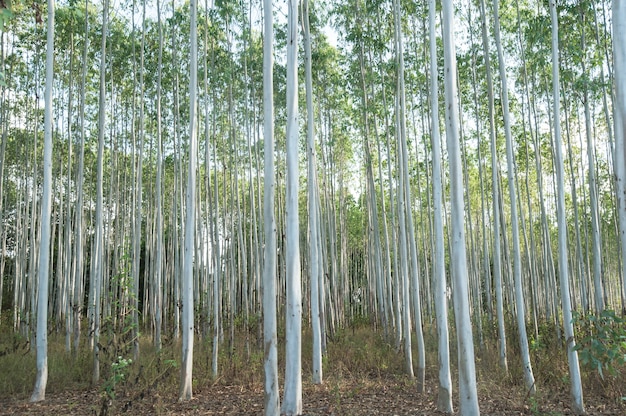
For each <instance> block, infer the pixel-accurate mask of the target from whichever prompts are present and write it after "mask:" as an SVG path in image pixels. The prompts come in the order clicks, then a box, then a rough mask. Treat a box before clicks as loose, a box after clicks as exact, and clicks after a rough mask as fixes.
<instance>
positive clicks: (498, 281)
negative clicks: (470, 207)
mask: <svg viewBox="0 0 626 416" xmlns="http://www.w3.org/2000/svg"><path fill="white" fill-rule="evenodd" d="M480 16H481V26H482V39H483V52H484V59H485V72H486V78H487V97H488V105H489V110H488V111H489V139H490V140H489V142H490V144H491V192H492V194H493V199H492V205H493V219H492V221H493V279H494V286H495V291H496V319H497V322H498V340H499V341H500V343H499V344H500V345H499V347H500V348H499V351H500V366H501V367H502V368H503V369H504V371H505V372H508V364H507V353H506V349H507V348H506V331H505V325H504V299H503V295H502V244H501V236H500V233H501V229H502V228H503V227H502V224H501V223H500V174H499V171H500V167H499V163H498V151H497V146H496V126H495V115H494V113H495V104H494V101H495V100H494V97H493V79H492V75H491V63H490V62H491V59H490V58H489V56H490V51H489V50H490V48H489V37H488V32H487V17H486V12H485V2H484V0H480Z"/></svg>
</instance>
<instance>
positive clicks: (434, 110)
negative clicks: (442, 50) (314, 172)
mask: <svg viewBox="0 0 626 416" xmlns="http://www.w3.org/2000/svg"><path fill="white" fill-rule="evenodd" d="M436 6H437V2H436V0H429V2H428V33H429V39H430V40H429V48H430V99H431V106H430V108H431V113H430V114H431V147H432V165H431V166H432V170H433V175H432V184H433V185H432V186H433V232H434V234H435V235H434V256H433V257H434V258H433V263H432V267H433V279H435V284H434V299H435V315H436V318H437V354H438V358H439V391H438V396H437V409H438V410H439V411H442V412H445V413H452V412H453V411H454V410H453V405H452V377H451V375H450V338H449V335H448V299H447V297H446V287H447V282H446V280H447V279H446V264H445V258H444V255H445V253H444V244H445V241H444V234H443V217H444V215H445V213H444V211H443V181H442V178H441V171H442V168H441V134H440V130H439V71H438V69H437V32H436V28H435V27H436V18H437V7H436Z"/></svg>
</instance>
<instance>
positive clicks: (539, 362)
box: [0, 328, 626, 416]
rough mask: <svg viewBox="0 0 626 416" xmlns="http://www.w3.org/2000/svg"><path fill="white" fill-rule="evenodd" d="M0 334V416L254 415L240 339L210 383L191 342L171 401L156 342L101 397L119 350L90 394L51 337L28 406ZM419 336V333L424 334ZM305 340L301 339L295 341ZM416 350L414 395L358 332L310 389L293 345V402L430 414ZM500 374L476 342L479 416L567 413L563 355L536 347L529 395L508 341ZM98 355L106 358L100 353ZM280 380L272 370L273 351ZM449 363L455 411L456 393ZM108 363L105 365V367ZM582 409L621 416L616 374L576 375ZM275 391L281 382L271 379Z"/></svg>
mask: <svg viewBox="0 0 626 416" xmlns="http://www.w3.org/2000/svg"><path fill="white" fill-rule="evenodd" d="M8 333H9V332H8V331H7V332H4V331H2V332H0V341H2V342H0V415H34V416H37V415H42V416H43V415H46V416H47V415H262V414H263V385H262V382H263V353H262V351H261V352H259V351H256V349H255V348H254V347H252V348H251V350H250V351H251V353H250V354H246V353H245V352H244V351H246V348H244V345H243V343H241V342H240V341H241V339H243V338H241V339H239V341H237V342H238V343H237V345H236V346H235V347H234V348H233V350H232V352H231V353H229V352H228V351H227V348H226V347H224V348H222V350H221V352H220V377H219V378H218V379H217V380H213V379H212V377H211V375H210V374H211V360H210V357H211V345H210V342H209V343H206V342H199V344H198V347H197V348H195V351H194V384H193V389H194V397H193V399H192V400H191V401H189V402H185V403H179V402H178V400H177V397H178V385H179V368H178V367H177V364H176V361H177V360H178V359H179V354H180V346H179V345H178V344H176V343H175V342H174V341H170V342H169V344H168V343H165V345H164V348H163V350H162V351H161V353H159V354H156V353H155V352H154V350H151V348H152V347H151V344H150V340H149V339H146V340H143V341H142V346H141V348H142V349H141V351H143V352H142V354H141V356H140V361H139V362H137V363H133V364H132V365H131V366H130V367H128V369H127V372H126V374H125V379H124V381H123V382H120V383H119V384H117V385H116V387H115V391H114V393H115V397H114V399H111V398H109V397H108V396H107V394H106V392H105V391H106V389H105V386H106V382H107V379H109V380H110V377H111V373H110V371H109V370H107V369H108V368H110V366H111V360H114V359H115V357H117V356H118V355H119V349H117V350H116V349H113V350H111V351H110V352H109V353H108V358H107V355H106V354H104V359H103V363H102V365H101V369H102V370H101V371H102V382H101V384H99V385H98V386H97V387H90V377H91V363H92V361H91V355H90V353H89V352H88V351H83V352H81V353H79V354H78V355H76V356H72V355H70V354H67V353H65V351H64V349H63V342H62V337H60V338H59V339H58V340H57V339H56V338H55V336H54V335H53V336H52V342H51V349H50V351H49V380H48V391H47V395H46V400H45V401H44V402H41V403H36V404H31V403H29V402H28V399H29V395H30V393H31V391H32V386H33V383H34V379H35V377H34V376H35V357H34V354H33V353H32V351H30V350H29V349H28V348H27V345H26V344H25V343H23V341H22V340H19V339H13V338H15V337H13V338H11V337H9V336H8V335H7V334H8ZM427 334H428V333H427ZM305 335H306V334H305ZM426 340H427V343H426V351H427V356H426V363H427V368H426V386H425V392H424V393H421V394H418V393H417V389H416V386H415V382H414V381H412V380H410V379H409V378H408V377H407V376H405V375H403V372H404V371H403V366H404V356H403V353H402V352H397V351H396V350H395V348H394V347H393V346H391V345H389V342H387V341H385V340H384V338H383V337H382V336H381V335H380V334H377V333H376V332H374V331H372V330H371V329H368V328H362V329H357V330H356V331H354V330H350V331H343V332H342V333H340V334H339V335H338V336H336V337H335V338H334V339H333V340H331V342H329V344H328V352H327V355H326V356H325V358H324V369H325V370H324V371H325V374H324V376H325V379H324V384H323V385H313V384H311V382H310V381H309V380H310V377H311V368H310V363H309V361H310V357H311V352H310V340H309V339H308V335H306V336H305V338H304V340H303V348H304V349H303V366H304V368H303V380H304V385H303V404H304V409H303V410H304V414H305V415H320V416H321V415H326V416H329V415H433V414H435V415H436V414H441V413H438V412H437V410H436V398H437V396H436V394H437V373H438V368H437V353H436V342H435V341H434V338H433V337H432V336H428V337H427V339H426ZM510 345H511V347H510V354H509V374H506V373H504V372H503V371H502V370H501V369H500V368H499V365H498V352H497V346H496V345H495V344H494V343H491V344H489V343H486V346H485V348H483V349H482V350H478V351H477V357H476V370H477V380H478V382H477V387H478V397H479V405H480V410H481V414H483V415H533V416H535V415H548V416H557V415H570V414H573V413H572V412H571V410H570V406H569V403H570V399H569V392H568V390H569V380H568V377H567V362H566V360H565V353H564V351H563V350H562V349H560V347H558V346H549V345H546V344H545V343H543V344H542V346H540V347H535V348H534V349H533V351H532V360H533V369H534V372H535V378H536V386H537V394H536V395H535V396H532V397H530V396H529V395H528V394H527V391H526V389H525V387H524V386H523V382H522V381H521V380H522V374H521V368H520V367H521V366H520V365H519V359H518V358H517V357H518V356H517V354H516V351H515V347H514V345H515V340H511V344H510ZM105 352H106V351H105ZM279 357H281V368H280V369H279V371H280V374H281V375H282V374H284V367H282V365H283V364H282V357H283V352H282V350H281V351H279ZM451 357H452V358H453V385H454V392H455V403H454V406H455V410H457V414H458V402H457V399H456V394H457V393H456V392H457V391H458V389H457V386H456V383H455V380H456V376H455V375H454V373H455V372H456V371H455V369H454V361H455V360H454V358H455V357H456V351H455V346H454V344H451ZM106 359H108V362H107V361H106ZM622 370H623V369H622ZM583 383H584V392H585V405H586V409H587V411H588V414H589V415H626V401H624V399H622V397H623V396H626V393H625V391H626V377H625V375H624V374H618V375H617V376H616V377H613V378H611V379H608V378H607V379H605V380H602V379H601V378H600V377H598V376H597V374H595V373H594V372H590V371H584V372H583ZM281 385H282V381H281Z"/></svg>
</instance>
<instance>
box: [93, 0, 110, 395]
mask: <svg viewBox="0 0 626 416" xmlns="http://www.w3.org/2000/svg"><path fill="white" fill-rule="evenodd" d="M108 22H109V1H108V0H104V5H103V7H102V44H101V48H100V68H99V69H100V94H99V99H98V156H97V162H96V166H97V173H96V175H97V177H96V219H95V241H94V249H93V254H92V256H93V260H92V263H93V267H94V269H93V271H92V275H91V285H92V287H93V289H91V290H92V293H93V295H94V296H93V301H92V305H91V306H92V307H93V317H92V318H91V319H92V321H93V324H92V325H93V326H92V331H93V353H94V354H93V375H92V381H93V383H94V384H96V383H97V382H98V381H99V380H100V314H101V292H102V276H103V267H104V264H103V263H104V248H103V245H104V218H103V209H104V197H103V189H102V188H103V182H104V133H105V130H106V68H107V67H106V60H107V54H106V45H107V29H108Z"/></svg>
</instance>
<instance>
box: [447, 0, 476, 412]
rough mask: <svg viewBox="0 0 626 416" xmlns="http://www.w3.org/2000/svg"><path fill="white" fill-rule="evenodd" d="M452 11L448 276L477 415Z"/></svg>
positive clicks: (465, 383)
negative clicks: (449, 274)
mask: <svg viewBox="0 0 626 416" xmlns="http://www.w3.org/2000/svg"><path fill="white" fill-rule="evenodd" d="M453 28H454V7H453V4H452V1H451V0H443V45H444V79H445V99H446V137H447V143H448V158H449V160H450V162H449V163H450V204H451V214H450V217H451V242H450V258H452V259H454V261H453V262H451V275H452V279H453V281H454V285H453V293H452V296H453V301H454V317H455V323H456V330H457V346H458V351H459V352H458V359H459V397H460V408H461V413H462V414H463V415H478V414H480V411H479V409H478V395H477V391H476V368H475V363H474V342H473V336H472V323H471V319H470V310H469V295H468V286H469V282H468V272H467V253H466V248H465V227H464V225H463V217H464V212H465V209H464V206H463V178H462V172H461V168H462V166H461V152H460V145H459V126H460V120H459V108H458V95H457V94H458V90H457V80H456V73H457V66H456V47H455V40H454V31H453Z"/></svg>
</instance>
